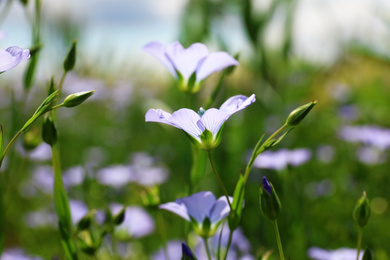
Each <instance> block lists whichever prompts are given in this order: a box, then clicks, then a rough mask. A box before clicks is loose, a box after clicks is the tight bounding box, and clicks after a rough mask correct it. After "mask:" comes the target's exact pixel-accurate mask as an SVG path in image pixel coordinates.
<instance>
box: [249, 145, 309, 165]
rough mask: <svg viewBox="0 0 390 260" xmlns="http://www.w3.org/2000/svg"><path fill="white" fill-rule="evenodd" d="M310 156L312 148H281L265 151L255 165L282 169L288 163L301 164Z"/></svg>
mask: <svg viewBox="0 0 390 260" xmlns="http://www.w3.org/2000/svg"><path fill="white" fill-rule="evenodd" d="M310 158H311V152H310V150H308V149H304V148H301V149H295V150H287V149H280V150H278V151H276V152H271V151H265V152H264V153H262V154H260V155H259V156H258V157H257V158H256V160H255V161H254V163H253V166H255V167H258V168H267V169H273V170H282V169H284V168H286V167H287V166H288V165H291V166H298V165H301V164H303V163H305V162H306V161H308V160H309V159H310Z"/></svg>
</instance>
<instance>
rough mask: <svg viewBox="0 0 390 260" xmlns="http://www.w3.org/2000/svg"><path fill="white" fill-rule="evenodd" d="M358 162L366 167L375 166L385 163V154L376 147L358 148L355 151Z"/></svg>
mask: <svg viewBox="0 0 390 260" xmlns="http://www.w3.org/2000/svg"><path fill="white" fill-rule="evenodd" d="M356 156H357V158H358V160H359V161H360V162H362V163H364V164H367V165H375V164H380V163H384V162H385V161H386V158H385V154H384V153H383V151H382V150H379V149H378V148H376V147H360V148H359V149H358V150H356Z"/></svg>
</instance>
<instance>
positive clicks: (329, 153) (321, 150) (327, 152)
mask: <svg viewBox="0 0 390 260" xmlns="http://www.w3.org/2000/svg"><path fill="white" fill-rule="evenodd" d="M316 155H317V158H318V159H319V160H320V161H321V162H323V163H330V162H331V161H332V160H333V157H334V148H333V147H332V146H330V145H323V146H320V147H318V149H317V151H316Z"/></svg>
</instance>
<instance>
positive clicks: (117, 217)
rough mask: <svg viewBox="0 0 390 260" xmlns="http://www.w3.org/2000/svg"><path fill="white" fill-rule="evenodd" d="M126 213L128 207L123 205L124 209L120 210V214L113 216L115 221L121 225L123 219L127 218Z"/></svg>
mask: <svg viewBox="0 0 390 260" xmlns="http://www.w3.org/2000/svg"><path fill="white" fill-rule="evenodd" d="M125 213H126V207H123V209H122V210H121V211H119V213H118V214H116V215H115V216H113V221H114V224H115V225H116V226H119V225H120V224H122V223H123V221H124V220H125Z"/></svg>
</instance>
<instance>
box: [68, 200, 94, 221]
mask: <svg viewBox="0 0 390 260" xmlns="http://www.w3.org/2000/svg"><path fill="white" fill-rule="evenodd" d="M69 207H70V213H71V215H72V223H73V224H77V223H78V222H79V221H80V220H81V219H82V218H83V217H84V216H85V215H87V213H88V212H89V209H88V207H87V205H85V203H84V202H82V201H81V200H69Z"/></svg>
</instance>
